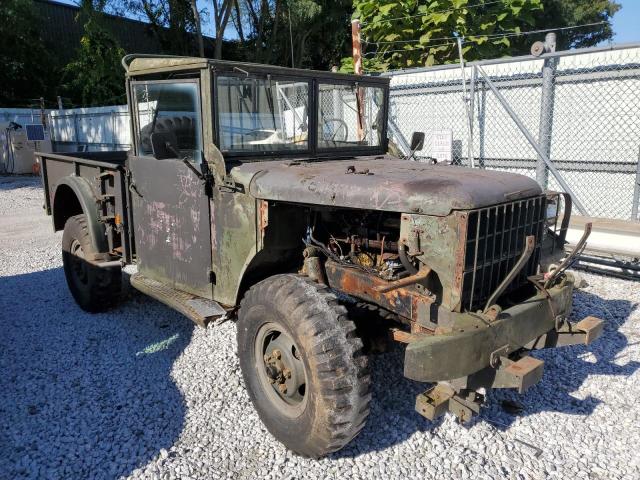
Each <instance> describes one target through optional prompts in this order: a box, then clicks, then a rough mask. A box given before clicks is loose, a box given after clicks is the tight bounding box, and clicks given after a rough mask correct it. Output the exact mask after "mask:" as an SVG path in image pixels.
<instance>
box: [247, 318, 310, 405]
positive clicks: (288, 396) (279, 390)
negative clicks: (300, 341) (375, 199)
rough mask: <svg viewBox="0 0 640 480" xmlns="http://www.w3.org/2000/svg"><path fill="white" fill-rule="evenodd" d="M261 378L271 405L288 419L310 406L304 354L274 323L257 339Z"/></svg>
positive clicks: (257, 360) (265, 327) (264, 327)
mask: <svg viewBox="0 0 640 480" xmlns="http://www.w3.org/2000/svg"><path fill="white" fill-rule="evenodd" d="M255 355H256V356H255V358H256V364H257V365H256V367H257V369H258V376H259V377H260V383H261V384H262V386H263V388H264V391H265V393H266V394H267V396H268V397H269V398H270V399H271V402H272V403H273V404H274V406H276V407H277V408H278V410H280V411H281V412H282V413H284V414H285V415H287V416H290V417H292V416H298V415H300V414H301V413H302V412H303V411H304V408H305V406H306V403H307V397H308V393H307V374H306V369H305V367H304V362H303V358H302V352H301V351H300V349H299V348H298V345H296V343H295V342H294V341H293V339H292V338H291V336H290V335H289V334H288V332H285V331H284V329H283V328H281V327H280V326H279V325H276V324H275V323H267V324H265V325H263V326H262V327H261V328H260V330H259V331H258V334H257V336H256V342H255Z"/></svg>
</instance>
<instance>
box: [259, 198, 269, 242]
mask: <svg viewBox="0 0 640 480" xmlns="http://www.w3.org/2000/svg"><path fill="white" fill-rule="evenodd" d="M268 225H269V202H267V201H266V200H260V206H259V208H258V228H260V235H261V236H262V238H263V239H264V232H265V230H266V228H267V226H268Z"/></svg>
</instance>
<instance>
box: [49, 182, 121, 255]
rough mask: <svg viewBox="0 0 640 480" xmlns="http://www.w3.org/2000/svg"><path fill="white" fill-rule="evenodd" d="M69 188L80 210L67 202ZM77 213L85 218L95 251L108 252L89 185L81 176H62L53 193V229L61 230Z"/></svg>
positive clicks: (102, 226) (103, 231)
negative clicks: (82, 214)
mask: <svg viewBox="0 0 640 480" xmlns="http://www.w3.org/2000/svg"><path fill="white" fill-rule="evenodd" d="M69 189H70V190H71V191H72V192H73V195H74V196H75V200H76V201H77V203H78V204H79V205H80V208H81V209H82V212H78V211H77V206H74V205H70V204H69V203H68V202H69V201H70V199H69ZM65 200H66V201H65ZM79 213H84V215H85V217H86V219H87V226H88V227H89V234H90V235H91V243H92V244H93V246H94V248H95V250H96V252H108V251H109V246H108V243H107V237H106V234H105V229H104V225H103V224H102V223H100V213H99V209H98V199H97V198H96V197H95V195H94V194H93V191H92V190H91V185H89V182H87V180H85V179H84V178H82V177H71V176H69V177H64V178H62V179H61V180H60V181H59V182H58V185H56V190H55V193H54V195H53V226H54V229H55V230H56V231H58V230H62V229H63V228H64V224H65V222H66V221H67V220H68V218H69V217H71V216H73V215H77V214H79ZM96 260H97V259H96Z"/></svg>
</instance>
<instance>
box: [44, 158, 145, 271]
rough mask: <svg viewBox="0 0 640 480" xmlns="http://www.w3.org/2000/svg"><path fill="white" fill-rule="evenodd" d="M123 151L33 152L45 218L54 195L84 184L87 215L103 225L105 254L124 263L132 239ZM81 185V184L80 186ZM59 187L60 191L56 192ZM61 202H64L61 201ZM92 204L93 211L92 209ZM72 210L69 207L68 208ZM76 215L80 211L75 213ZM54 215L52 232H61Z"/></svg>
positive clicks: (128, 253)
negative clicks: (106, 251)
mask: <svg viewBox="0 0 640 480" xmlns="http://www.w3.org/2000/svg"><path fill="white" fill-rule="evenodd" d="M127 154H128V152H127V151H113V152H81V153H65V154H64V155H60V154H56V153H42V152H36V154H35V156H36V158H37V159H38V160H39V161H40V169H41V176H42V186H43V188H44V194H45V195H44V196H45V204H44V208H45V210H46V212H47V215H52V213H54V208H53V206H54V203H55V200H56V192H61V193H60V194H61V195H62V192H63V191H64V190H65V189H66V190H67V191H68V190H69V189H68V188H67V187H64V188H60V187H61V186H62V185H67V184H68V183H69V182H70V179H72V180H71V181H72V182H78V180H79V179H81V180H80V182H82V181H84V182H86V185H88V187H89V191H90V196H91V197H92V198H91V199H90V200H91V201H90V202H89V203H90V204H91V209H92V210H91V214H95V215H96V216H97V218H98V221H99V222H101V223H104V225H105V231H106V235H107V240H108V246H109V251H110V253H112V254H113V255H118V256H121V257H123V258H125V260H127V261H131V257H132V252H131V246H132V245H133V238H132V233H131V229H130V228H129V225H131V222H132V219H131V217H130V212H129V209H128V205H129V198H128V197H129V185H128V177H127V175H126V163H127ZM83 184H84V183H83ZM59 188H60V189H59ZM65 203H68V201H66V199H65ZM93 205H95V211H93V208H94V206H93ZM69 208H73V207H69ZM77 213H80V212H77ZM58 216H59V215H58V213H57V212H55V214H54V215H53V227H54V230H56V231H57V230H62V229H63V228H64V222H62V221H59V219H58V218H57V217H58Z"/></svg>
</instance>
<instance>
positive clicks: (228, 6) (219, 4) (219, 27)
mask: <svg viewBox="0 0 640 480" xmlns="http://www.w3.org/2000/svg"><path fill="white" fill-rule="evenodd" d="M212 2H213V19H212V20H213V27H214V29H215V32H216V49H215V58H218V59H220V58H222V41H223V39H224V32H225V30H226V29H227V25H228V24H229V18H230V17H231V12H232V10H233V9H234V7H235V4H236V0H212Z"/></svg>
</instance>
